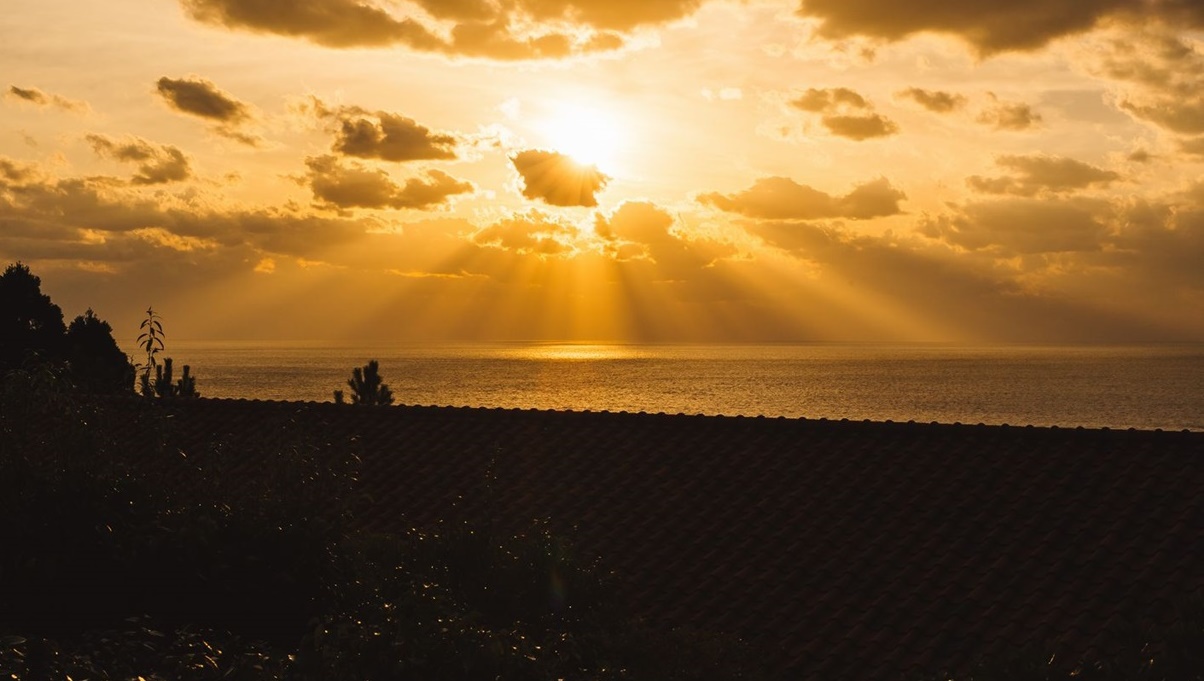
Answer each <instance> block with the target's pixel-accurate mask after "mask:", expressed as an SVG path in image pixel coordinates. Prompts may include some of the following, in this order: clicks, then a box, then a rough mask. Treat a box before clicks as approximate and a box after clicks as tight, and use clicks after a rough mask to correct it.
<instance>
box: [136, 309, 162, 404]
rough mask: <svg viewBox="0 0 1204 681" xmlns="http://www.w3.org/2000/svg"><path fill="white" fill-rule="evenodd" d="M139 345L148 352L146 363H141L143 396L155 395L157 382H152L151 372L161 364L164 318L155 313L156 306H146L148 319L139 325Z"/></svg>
mask: <svg viewBox="0 0 1204 681" xmlns="http://www.w3.org/2000/svg"><path fill="white" fill-rule="evenodd" d="M138 329H139V331H140V333H139V334H138V347H139V348H140V349H141V350H142V351H143V352H145V353H146V363H145V364H140V365H139V368H141V370H142V375H141V376H140V378H139V381H140V383H141V386H142V388H141V392H142V396H143V397H153V396H154V395H155V394H156V390H155V384H154V383H152V382H151V372H152V371H154V370H155V369H156V368H157V367H158V366H159V353H160V352H162V351H163V339H164V338H165V335H164V333H163V320H162V318H161V317H159V315H157V314H155V308H153V307H148V308H146V319H143V320H142V324H141V325H139V327H138Z"/></svg>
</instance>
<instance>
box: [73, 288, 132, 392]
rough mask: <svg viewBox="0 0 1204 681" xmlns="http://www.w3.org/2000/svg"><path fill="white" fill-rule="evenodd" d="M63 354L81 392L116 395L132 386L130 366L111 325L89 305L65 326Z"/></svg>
mask: <svg viewBox="0 0 1204 681" xmlns="http://www.w3.org/2000/svg"><path fill="white" fill-rule="evenodd" d="M66 356H67V364H68V366H69V367H70V375H71V380H72V381H73V382H74V383H75V387H76V388H77V389H79V390H81V391H83V392H89V393H97V394H117V393H123V392H129V391H130V389H131V386H133V385H134V365H133V364H130V360H129V358H127V357H126V356H125V353H124V352H122V351H121V348H119V347H117V341H115V340H114V339H113V327H111V326H109V324H108V322H105V321H104V320H102V319H101V318H99V317H97V316H96V314H95V313H94V312H92V309H91V308H88V311H87V312H85V313H84V314H82V315H80V316H78V317H76V318H75V319H73V320H72V321H71V325H70V326H68V327H67V334H66Z"/></svg>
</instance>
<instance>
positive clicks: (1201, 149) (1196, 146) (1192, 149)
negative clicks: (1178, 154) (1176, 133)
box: [1179, 137, 1204, 156]
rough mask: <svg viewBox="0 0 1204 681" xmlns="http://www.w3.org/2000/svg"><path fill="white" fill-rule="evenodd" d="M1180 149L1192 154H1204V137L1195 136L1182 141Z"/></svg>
mask: <svg viewBox="0 0 1204 681" xmlns="http://www.w3.org/2000/svg"><path fill="white" fill-rule="evenodd" d="M1179 150H1180V151H1182V152H1183V153H1185V154H1190V155H1192V156H1204V137H1193V138H1190V139H1185V140H1182V141H1180V142H1179Z"/></svg>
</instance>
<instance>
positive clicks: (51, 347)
mask: <svg viewBox="0 0 1204 681" xmlns="http://www.w3.org/2000/svg"><path fill="white" fill-rule="evenodd" d="M41 286H42V280H41V279H39V278H38V277H37V276H36V275H34V274H33V273H32V272H30V271H29V267H28V266H26V265H24V264H22V263H20V262H17V263H13V264H11V265H9V266H8V267H7V268H5V270H4V274H0V372H4V371H9V370H12V369H16V368H18V367H20V366H21V365H22V364H23V363H24V362H25V361H26V360H27V359H28V356H29V355H30V354H31V353H37V354H40V355H42V356H43V357H44V358H48V359H59V358H60V357H61V355H62V350H63V336H64V334H66V331H67V329H66V327H65V326H63V311H62V310H61V309H59V306H58V305H55V304H54V303H52V302H51V301H50V296H48V295H46V294H44V293H42V288H41Z"/></svg>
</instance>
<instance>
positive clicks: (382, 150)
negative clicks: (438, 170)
mask: <svg viewBox="0 0 1204 681" xmlns="http://www.w3.org/2000/svg"><path fill="white" fill-rule="evenodd" d="M312 109H313V111H314V113H315V114H316V115H317V116H318V117H319V118H324V119H327V120H330V121H332V122H333V123H334V126H335V129H334V134H335V140H334V145H333V146H332V150H333V151H336V152H338V153H340V154H344V155H346V156H355V157H358V158H369V159H379V160H382V161H393V162H397V163H401V162H405V161H436V160H452V159H455V158H456V157H457V156H456V147H457V145H458V144H459V140H457V139H456V138H455V137H454V136H452V135H448V134H443V133H434V132H431V130H430V129H429V128H427V127H425V126H423V125H420V124H419V123H418V122H416V121H415V120H413V119H411V118H406V117H405V116H401V115H398V114H394V113H389V112H387V111H367V110H365V109H361V108H359V107H355V106H345V107H337V108H333V109H332V108H329V107H327V106H326V105H325V104H323V103H322V102H321V101H319V100H316V99H315V100H313V102H312Z"/></svg>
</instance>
